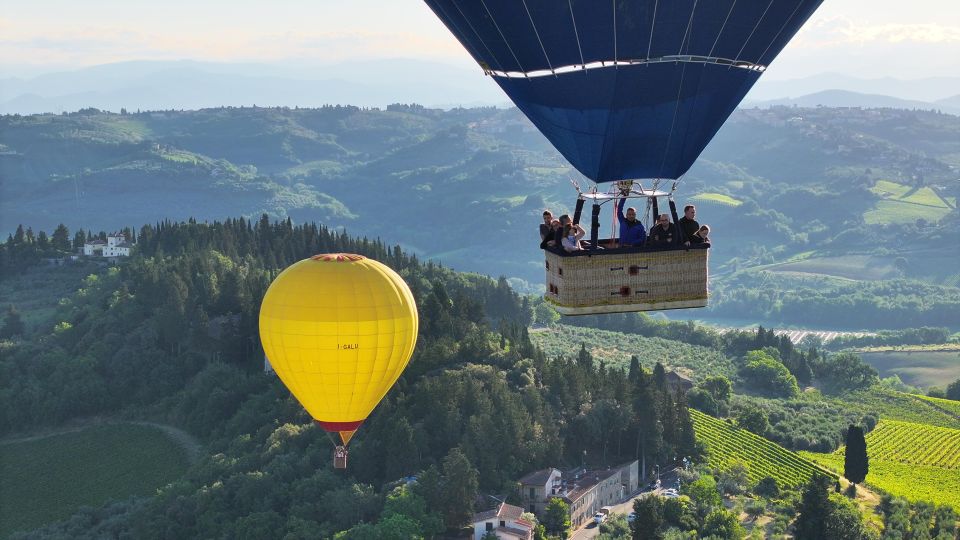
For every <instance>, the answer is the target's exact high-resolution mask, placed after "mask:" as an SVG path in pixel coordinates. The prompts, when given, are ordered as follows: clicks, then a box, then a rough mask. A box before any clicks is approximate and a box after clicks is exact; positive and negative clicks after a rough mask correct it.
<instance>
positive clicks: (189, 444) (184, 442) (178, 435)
mask: <svg viewBox="0 0 960 540" xmlns="http://www.w3.org/2000/svg"><path fill="white" fill-rule="evenodd" d="M120 424H133V425H137V426H148V427H152V428H155V429H159V430H160V431H162V432H163V433H164V434H165V435H166V436H167V437H169V438H170V440H172V441H173V442H175V443H177V445H178V446H180V448H182V449H183V451H184V452H185V453H186V454H187V459H188V460H189V461H190V464H191V465H192V464H193V463H196V462H197V460H198V459H199V458H200V456H201V455H202V454H203V444H201V443H200V441H198V440H197V438H196V437H194V436H193V435H191V434H189V433H187V432H186V431H184V430H182V429H180V428H177V427H174V426H170V425H167V424H158V423H156V422H147V421H141V420H115V419H112V418H101V417H93V418H85V419H82V420H77V421H75V422H72V423H70V424H68V425H66V426H61V427H59V428H52V429H48V430H44V431H41V432H38V433H34V434H32V435H22V436H17V435H13V436H7V437H3V438H0V446H3V445H7V444H16V443H22V442H28V441H37V440H40V439H46V438H48V437H55V436H57V435H64V434H66V433H76V432H78V431H83V430H85V429H89V428H92V427H97V426H109V425H120Z"/></svg>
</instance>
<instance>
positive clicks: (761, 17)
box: [727, 0, 774, 69]
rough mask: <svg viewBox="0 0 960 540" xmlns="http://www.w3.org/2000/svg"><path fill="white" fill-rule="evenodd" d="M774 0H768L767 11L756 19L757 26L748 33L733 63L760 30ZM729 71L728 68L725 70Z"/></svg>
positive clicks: (738, 58)
mask: <svg viewBox="0 0 960 540" xmlns="http://www.w3.org/2000/svg"><path fill="white" fill-rule="evenodd" d="M773 2H774V0H770V3H769V4H767V9H765V10H763V14H761V15H760V18H759V19H757V24H755V25H754V26H753V30H751V31H750V35H749V36H747V40H746V41H744V42H743V46H742V47H740V51H739V52H738V53H737V57H736V58H734V59H733V61H734V62H738V61H739V60H740V55H741V54H743V50H744V49H746V48H747V43H750V38H752V37H753V34H754V32H756V31H757V28H760V23H761V22H763V18H764V17H766V16H767V12H768V11H770V6H772V5H773ZM727 69H730V68H727Z"/></svg>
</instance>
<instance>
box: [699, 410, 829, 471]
mask: <svg viewBox="0 0 960 540" xmlns="http://www.w3.org/2000/svg"><path fill="white" fill-rule="evenodd" d="M690 417H691V418H692V419H693V427H694V430H695V431H696V433H697V439H698V440H700V441H702V442H703V443H705V444H706V446H707V451H708V453H709V456H708V459H707V465H708V466H710V467H714V468H718V469H725V468H726V467H728V466H730V465H731V464H732V463H734V462H743V463H746V464H747V467H748V468H749V471H750V480H751V481H752V482H757V481H759V480H760V479H762V478H764V477H766V476H771V477H773V478H776V479H777V482H778V484H779V485H781V486H794V487H796V486H800V485H802V484H804V483H806V482H807V480H809V479H810V476H811V475H812V474H815V473H818V472H819V473H826V471H824V470H822V469H820V468H819V467H817V465H815V464H813V463H812V462H810V461H808V460H807V459H804V458H803V457H801V456H800V455H798V454H797V453H795V452H791V451H790V450H787V449H786V448H783V447H782V446H779V445H777V444H776V443H773V442H771V441H769V440H767V439H764V438H763V437H760V436H759V435H755V434H753V433H751V432H749V431H747V430H745V429H740V428H737V427H735V426H733V425H732V424H730V423H728V422H726V421H724V420H719V419H717V418H714V417H712V416H710V415H707V414H704V413H702V412H700V411H697V410H695V409H691V410H690Z"/></svg>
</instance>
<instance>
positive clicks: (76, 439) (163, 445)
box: [0, 424, 188, 537]
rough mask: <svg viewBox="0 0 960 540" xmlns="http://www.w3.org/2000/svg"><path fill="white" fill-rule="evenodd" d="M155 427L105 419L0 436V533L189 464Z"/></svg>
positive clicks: (160, 479)
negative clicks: (32, 435)
mask: <svg viewBox="0 0 960 540" xmlns="http://www.w3.org/2000/svg"><path fill="white" fill-rule="evenodd" d="M187 465H188V459H187V455H186V453H185V451H184V450H183V449H182V448H181V447H180V446H179V445H178V444H177V443H175V442H174V441H172V440H171V439H170V438H168V437H167V435H165V434H164V433H163V432H162V431H160V430H159V429H157V428H154V427H149V426H142V425H135V424H109V425H101V426H94V427H90V428H87V429H84V430H82V431H77V432H70V433H63V434H60V435H53V436H50V437H44V438H40V439H35V440H26V441H22V442H9V443H0V478H2V482H0V537H6V536H7V535H9V534H10V533H12V532H13V531H16V530H21V529H32V528H35V527H38V526H40V525H43V524H45V523H49V522H52V521H56V520H60V519H64V518H66V517H68V516H70V515H71V514H72V513H73V512H75V511H76V510H77V508H78V507H80V506H82V505H91V506H98V505H100V504H103V503H104V502H106V501H108V500H111V499H122V498H126V497H129V496H131V495H151V494H153V493H154V492H155V491H156V490H157V488H159V487H161V486H164V485H166V484H168V483H170V482H172V481H173V480H176V479H177V478H178V477H180V475H182V474H183V473H184V471H185V470H186V469H187Z"/></svg>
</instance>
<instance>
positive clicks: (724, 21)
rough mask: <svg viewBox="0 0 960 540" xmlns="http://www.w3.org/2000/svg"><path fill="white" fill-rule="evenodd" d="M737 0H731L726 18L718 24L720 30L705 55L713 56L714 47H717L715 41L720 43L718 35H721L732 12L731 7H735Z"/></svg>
mask: <svg viewBox="0 0 960 540" xmlns="http://www.w3.org/2000/svg"><path fill="white" fill-rule="evenodd" d="M736 5H737V0H733V3H732V4H730V10H729V11H727V18H725V19H724V20H723V24H722V25H720V31H719V32H717V39H715V40H713V47H710V53H709V54H707V56H713V51H714V49H716V48H717V43H720V36H721V35H723V29H724V28H726V27H727V21H729V20H730V14H731V13H733V8H734V7H736Z"/></svg>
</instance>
